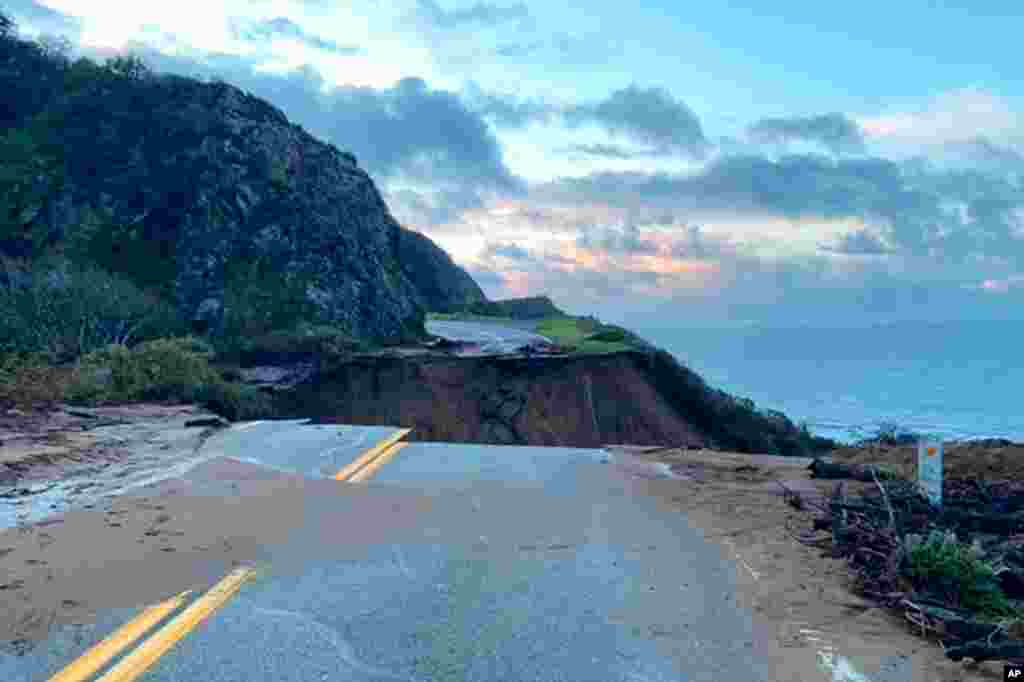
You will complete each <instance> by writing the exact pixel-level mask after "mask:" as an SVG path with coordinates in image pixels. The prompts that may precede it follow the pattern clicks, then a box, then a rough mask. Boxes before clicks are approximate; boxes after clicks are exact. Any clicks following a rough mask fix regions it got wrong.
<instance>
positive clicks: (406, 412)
mask: <svg viewBox="0 0 1024 682" xmlns="http://www.w3.org/2000/svg"><path fill="white" fill-rule="evenodd" d="M282 401H283V402H282V408H281V409H282V413H283V414H287V415H293V416H296V417H299V416H301V417H314V418H320V419H321V420H322V421H324V422H335V423H344V424H364V425H395V426H404V427H411V428H413V434H412V436H411V437H410V440H426V441H446V442H459V443H491V444H516V445H543V446H572V447H596V446H599V445H600V444H602V443H608V442H619V443H636V444H641V445H644V444H659V445H660V444H665V443H669V444H673V445H692V446H699V445H705V444H706V443H707V439H706V438H705V437H704V436H703V434H701V433H700V432H699V431H698V430H697V429H696V428H695V427H694V426H693V425H692V424H690V423H688V422H687V421H686V419H684V418H683V416H682V415H681V414H680V412H679V410H678V409H676V408H675V407H673V406H672V405H671V404H670V403H669V402H668V401H667V400H666V399H665V397H664V396H662V395H661V394H660V393H659V392H658V390H657V389H656V388H655V387H654V386H653V385H652V383H651V381H650V380H649V379H648V377H647V376H646V375H645V374H644V372H643V370H642V369H641V368H640V367H639V366H638V365H637V360H636V358H635V357H634V356H633V355H631V354H628V353H620V354H612V355H590V356H563V357H546V358H543V359H540V358H529V357H525V356H521V355H510V356H490V357H478V358H469V357H461V358H457V359H456V358H451V359H445V358H437V357H434V358H430V359H429V360H423V361H415V360H413V359H411V358H408V357H406V358H391V359H389V358H382V357H377V358H372V359H366V360H364V361H359V360H356V361H353V362H350V363H348V364H345V365H343V366H341V367H339V368H337V369H336V370H334V371H332V372H329V373H327V374H325V375H322V376H318V377H317V378H316V380H315V381H310V382H305V383H302V384H300V385H298V386H296V387H295V388H294V389H293V390H292V391H290V392H289V394H288V396H287V397H285V398H283V399H282Z"/></svg>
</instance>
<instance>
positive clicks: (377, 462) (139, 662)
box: [49, 429, 412, 682]
mask: <svg viewBox="0 0 1024 682" xmlns="http://www.w3.org/2000/svg"><path fill="white" fill-rule="evenodd" d="M411 431H412V429H399V430H398V431H396V432H395V433H394V434H392V435H390V436H388V437H387V438H385V439H384V440H382V441H380V442H379V443H377V444H376V445H374V446H373V447H372V448H370V449H369V450H366V451H365V452H363V453H362V454H361V455H359V457H357V458H356V459H355V460H353V461H352V463H351V464H349V465H347V466H346V467H344V468H343V469H342V470H341V471H339V472H338V473H337V474H336V475H335V477H334V478H335V479H337V480H339V481H350V482H351V481H365V480H366V479H368V478H369V477H370V476H372V475H373V474H374V473H375V472H376V471H377V470H378V469H380V468H381V467H382V466H384V465H385V464H386V463H387V462H388V461H389V460H391V458H392V457H394V456H395V455H396V454H398V452H399V451H400V450H401V449H402V448H404V447H405V446H406V445H408V443H403V442H399V441H401V440H402V439H403V438H405V437H406V436H407V435H409V433H410V432H411ZM254 575H255V570H254V569H252V568H248V567H242V568H238V569H236V570H234V571H232V572H231V573H229V574H227V575H226V576H224V578H223V579H221V581H220V582H218V583H217V584H216V585H214V586H213V587H212V588H210V590H209V591H208V592H207V593H206V594H204V595H203V596H202V597H200V598H199V599H196V600H195V601H194V602H193V603H192V604H191V605H190V606H189V607H188V608H186V609H185V610H184V611H182V612H181V613H180V614H178V616H177V617H176V618H174V620H172V621H170V622H169V623H167V624H166V625H164V626H163V627H162V628H160V629H159V630H158V631H157V632H156V633H155V634H154V635H153V636H152V637H150V638H149V639H147V640H146V641H145V642H143V643H142V644H141V645H140V646H139V647H138V648H137V649H135V650H134V651H132V652H131V653H130V654H128V655H127V656H125V657H124V658H123V659H121V660H120V661H119V662H118V663H117V665H115V666H114V667H113V668H111V669H110V670H109V671H107V673H106V674H104V675H103V676H102V677H100V678H99V679H98V680H96V682H132V680H135V679H137V678H138V677H139V676H140V675H142V674H143V673H144V672H146V670H148V669H149V668H150V667H151V666H152V665H153V664H154V663H156V662H157V660H159V659H160V657H161V656H163V655H164V654H165V653H167V652H168V651H169V650H170V649H171V647H173V646H174V645H175V644H177V643H178V642H179V641H181V640H182V639H183V638H184V637H185V636H186V635H187V634H188V633H189V632H191V631H192V630H194V629H195V628H196V627H198V626H199V624H200V623H202V622H203V621H204V620H206V619H207V618H208V617H209V616H211V615H212V614H213V613H214V612H215V611H216V610H217V609H219V608H220V607H221V606H223V605H224V604H226V603H227V602H228V600H229V599H231V597H232V596H234V594H235V593H236V592H238V590H240V589H241V587H242V584H243V583H244V582H245V581H246V580H249V579H250V578H252V577H253V576H254ZM189 595H191V590H189V591H187V592H182V593H181V594H179V595H178V596H176V597H172V598H170V599H168V600H167V601H163V602H160V603H159V604H156V605H154V606H150V607H149V608H147V609H145V610H144V611H143V612H142V613H140V614H139V615H137V616H136V617H135V618H133V619H131V620H130V621H128V622H127V623H125V624H124V625H122V626H121V627H120V628H118V629H117V630H116V631H115V632H114V633H113V634H112V635H110V636H109V637H107V638H106V639H104V640H103V641H102V642H100V643H99V644H97V645H95V646H93V647H92V648H91V649H89V650H88V651H86V652H85V653H84V654H82V655H81V656H79V657H78V658H77V659H76V660H75V661H74V662H72V663H71V664H69V665H68V666H66V667H65V668H64V669H63V670H61V671H60V672H59V673H57V674H56V675H54V676H53V677H51V678H50V680H49V682H84V680H87V679H89V678H90V677H92V676H93V675H94V674H95V673H96V672H97V671H98V670H100V669H101V668H103V667H104V666H105V665H106V664H107V663H109V662H110V661H111V660H112V659H113V658H114V657H116V656H117V655H118V654H120V653H121V652H122V651H124V650H125V649H127V648H128V647H130V646H131V645H132V644H134V643H135V642H136V641H137V640H138V639H139V638H141V637H142V636H143V635H145V634H146V633H147V632H149V631H150V630H152V629H153V628H154V627H156V625H157V624H159V623H160V622H162V621H163V620H164V619H166V618H167V617H168V616H169V615H170V614H172V613H174V612H175V611H177V610H178V609H180V608H181V606H182V605H183V604H184V603H185V602H186V601H187V600H188V597H189Z"/></svg>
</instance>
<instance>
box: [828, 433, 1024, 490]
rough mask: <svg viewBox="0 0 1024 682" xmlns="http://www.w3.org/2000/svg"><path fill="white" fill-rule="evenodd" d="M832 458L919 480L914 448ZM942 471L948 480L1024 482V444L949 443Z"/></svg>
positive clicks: (843, 452) (863, 449) (867, 449)
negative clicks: (880, 467)
mask: <svg viewBox="0 0 1024 682" xmlns="http://www.w3.org/2000/svg"><path fill="white" fill-rule="evenodd" d="M830 456H831V458H832V459H833V460H835V461H837V462H847V463H850V464H884V465H886V466H888V467H889V468H891V469H893V470H894V471H896V472H897V473H898V474H899V475H900V476H901V477H903V478H908V479H914V478H916V477H917V447H916V446H913V445H904V446H891V445H867V446H859V447H846V448H841V449H839V450H836V451H834V452H832V453H830ZM942 467H943V473H944V474H945V476H946V477H948V478H977V479H981V480H986V481H999V480H1017V481H1019V480H1024V444H1020V443H1011V442H1010V441H1006V440H983V441H968V442H966V443H946V444H944V447H943V453H942Z"/></svg>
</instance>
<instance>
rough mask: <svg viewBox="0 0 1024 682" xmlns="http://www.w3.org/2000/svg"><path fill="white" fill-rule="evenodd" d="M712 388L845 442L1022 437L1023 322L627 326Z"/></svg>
mask: <svg viewBox="0 0 1024 682" xmlns="http://www.w3.org/2000/svg"><path fill="white" fill-rule="evenodd" d="M626 326H628V327H629V328H631V329H633V330H635V331H636V332H637V333H638V334H640V335H641V336H642V337H644V338H645V339H647V340H648V341H650V342H651V343H653V344H655V345H656V346H658V347H660V348H664V349H665V350H667V351H670V352H671V353H673V354H674V355H675V356H676V357H677V358H679V359H680V360H681V361H683V362H684V363H685V364H686V365H687V366H689V367H690V368H691V369H693V370H694V371H696V372H697V373H699V374H700V375H701V376H702V377H704V379H705V380H706V381H707V382H708V383H709V384H711V385H712V386H714V387H716V388H721V389H723V390H725V391H728V392H729V393H732V394H734V395H738V396H742V397H746V398H750V399H751V400H753V401H754V402H755V403H756V404H757V405H758V407H762V408H769V409H775V410H780V411H782V412H784V413H785V414H786V415H787V416H788V417H790V419H792V420H793V421H794V422H796V423H800V422H806V423H807V426H808V428H809V429H810V430H811V431H812V432H813V433H815V434H818V435H822V436H827V437H830V438H835V439H836V440H840V441H844V442H851V441H854V440H857V439H860V438H864V437H868V436H871V435H874V433H875V432H876V431H877V429H878V428H879V427H880V426H882V425H883V424H895V425H897V426H898V427H899V428H901V429H906V430H910V431H913V432H915V433H921V434H926V435H931V436H935V437H942V438H945V439H958V440H968V439H974V438H1009V439H1012V440H1017V441H1024V344H1022V341H1024V321H1020V322H1018V321H1013V322H953V323H941V324H933V323H918V322H914V323H902V324H893V325H887V326H875V327H869V328H852V329H814V328H801V329H793V328H788V329H779V328H765V327H746V328H739V329H688V328H687V329H684V328H678V327H676V328H672V327H669V326H667V325H664V326H651V325H646V326H645V325H643V324H639V325H630V324H628V323H627V324H626Z"/></svg>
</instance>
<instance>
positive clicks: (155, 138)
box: [0, 36, 484, 339]
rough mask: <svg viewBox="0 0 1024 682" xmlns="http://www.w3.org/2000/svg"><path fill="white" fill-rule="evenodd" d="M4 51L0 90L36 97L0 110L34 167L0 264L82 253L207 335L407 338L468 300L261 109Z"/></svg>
mask: <svg viewBox="0 0 1024 682" xmlns="http://www.w3.org/2000/svg"><path fill="white" fill-rule="evenodd" d="M2 42H3V43H4V44H3V45H2V46H0V87H2V88H4V91H5V92H16V93H17V92H23V91H25V90H26V87H27V86H26V83H30V82H34V83H38V84H40V87H38V88H36V89H35V90H33V91H32V94H33V99H32V100H31V101H28V100H25V101H19V102H18V103H17V104H18V107H17V108H15V107H12V111H13V112H14V115H13V116H3V117H0V121H2V123H3V125H4V128H3V129H0V135H6V136H9V137H8V139H14V138H13V137H10V136H11V135H15V134H16V135H20V136H21V137H19V138H18V139H19V140H22V139H23V140H25V145H28V147H26V149H28V148H29V147H30V148H31V149H30V151H31V153H30V154H28V153H27V154H26V156H27V157H28V156H31V159H32V163H35V161H34V159H45V162H43V161H40V162H39V163H38V164H36V165H37V166H38V167H32V168H31V169H30V170H26V172H25V177H24V178H19V179H16V183H17V185H16V188H17V189H18V192H20V194H18V197H17V198H18V199H19V201H20V202H21V203H20V204H19V205H18V206H16V207H14V208H13V209H12V210H9V211H7V214H8V216H9V217H8V218H5V223H6V224H4V225H3V226H2V228H3V229H2V230H0V253H2V254H4V255H8V256H23V257H24V256H31V255H32V251H33V249H35V250H38V249H39V248H40V247H41V246H42V247H48V248H52V247H53V246H55V245H57V246H60V247H61V248H65V250H66V251H67V252H69V253H70V252H72V251H74V252H75V253H76V254H78V255H79V256H81V254H82V253H83V252H84V253H85V254H86V256H87V258H89V259H91V260H93V261H95V262H97V263H99V264H101V265H103V266H104V267H107V268H108V269H110V270H113V271H115V272H117V273H118V274H121V275H124V276H127V277H128V278H129V279H131V280H133V281H135V282H136V283H137V284H139V285H140V286H141V287H143V288H146V289H147V290H150V291H158V292H160V294H161V295H162V296H164V297H165V298H166V299H167V300H169V301H173V303H174V304H175V306H176V307H177V309H178V310H179V312H180V313H181V315H182V316H183V317H185V318H187V319H201V320H202V321H203V323H204V325H206V326H214V327H216V326H217V325H221V324H223V323H224V320H225V318H230V317H231V316H232V315H235V316H236V317H237V316H239V315H243V316H244V315H250V316H253V315H255V316H256V317H259V316H260V315H267V314H269V313H270V312H271V311H273V312H275V313H276V312H280V311H285V312H286V313H288V314H291V316H292V317H295V318H299V317H301V318H303V319H306V320H307V321H308V322H311V323H314V324H329V325H332V326H335V327H337V328H339V329H342V330H344V331H346V332H347V333H349V334H351V335H352V336H354V337H358V338H366V339H371V338H385V337H395V336H408V335H410V334H412V335H418V334H422V333H423V319H424V307H425V306H443V305H449V304H456V303H464V302H469V301H477V300H483V299H484V296H483V293H482V292H481V291H480V289H479V287H477V286H476V285H475V283H474V282H473V281H472V279H471V278H470V277H469V275H468V274H466V273H465V272H464V271H463V270H461V269H460V268H458V267H457V266H456V265H455V264H454V263H452V261H451V259H449V258H448V257H447V255H446V254H445V253H444V252H443V251H442V250H441V249H439V248H438V247H437V246H435V245H434V244H433V243H432V242H431V241H430V240H429V239H428V238H427V237H425V236H423V235H419V234H415V233H411V232H409V231H406V230H404V229H403V228H401V227H400V226H399V224H398V223H397V222H396V221H395V220H394V218H393V217H392V216H391V214H390V212H389V211H388V207H387V206H386V205H385V204H384V201H383V200H382V198H381V195H380V193H379V192H378V190H377V188H376V186H375V185H374V183H373V181H372V180H371V178H370V177H369V176H368V175H367V173H366V172H365V171H364V170H363V169H361V168H360V167H359V165H358V163H357V161H356V159H355V157H354V156H352V155H351V154H349V153H346V152H344V151H341V150H339V149H337V148H336V147H334V146H333V145H330V144H326V143H324V142H321V141H320V140H318V139H316V138H314V137H313V136H311V135H310V134H308V133H307V132H306V131H305V130H303V129H302V128H301V127H300V126H297V125H294V124H292V123H289V121H288V119H287V118H286V117H285V115H284V114H283V113H282V112H281V111H280V110H278V109H277V108H275V107H274V106H272V105H270V104H269V103H267V102H266V101H263V100H261V99H258V98H256V97H253V96H250V95H248V94H247V93H245V92H243V91H241V90H239V89H238V88H235V87H233V86H231V85H228V84H225V83H203V82H199V81H196V80H193V79H188V78H183V77H178V76H171V75H153V74H149V73H147V72H146V71H145V69H144V68H134V67H133V66H132V64H131V63H130V62H129V63H126V64H124V63H123V64H121V65H120V67H119V68H113V69H112V68H110V67H107V66H104V67H101V66H98V65H96V64H94V63H92V62H89V61H88V60H80V61H78V62H74V63H67V62H66V61H61V60H60V59H52V60H51V59H45V58H42V57H40V55H39V51H38V50H35V51H33V49H32V47H31V45H30V44H28V43H25V42H22V41H18V40H16V39H14V38H12V37H10V36H5V37H3V38H2ZM135 66H136V67H137V66H139V65H135ZM44 85H45V87H43V86H44ZM29 89H31V88H29ZM3 98H4V100H5V101H6V99H7V96H6V95H4V96H3ZM23 146H24V145H23ZM26 163H28V162H26ZM26 168H27V169H28V168H29V165H26ZM29 185H31V187H30V189H31V191H28V189H26V188H28V187H29ZM12 187H15V185H13V184H12ZM279 309H280V310H279ZM282 315H283V316H285V317H287V315H286V314H285V313H282ZM282 315H278V318H281V317H282ZM264 321H265V322H266V323H267V324H268V325H270V326H280V325H281V324H285V323H286V322H287V321H286V320H282V319H276V320H264Z"/></svg>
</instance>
